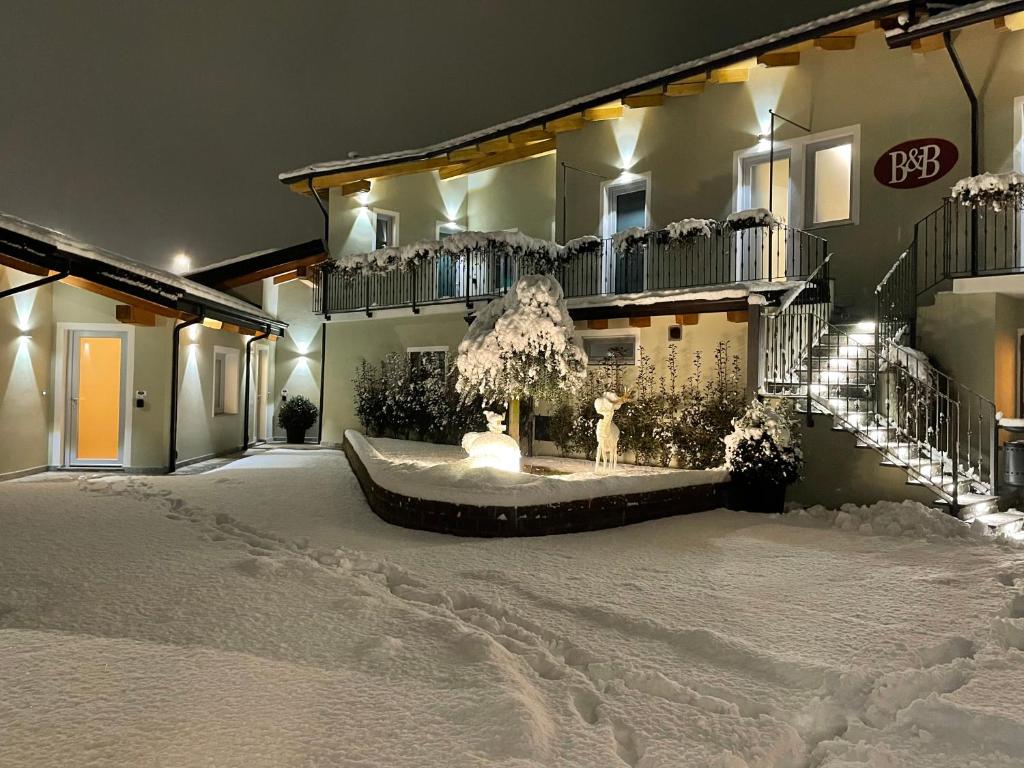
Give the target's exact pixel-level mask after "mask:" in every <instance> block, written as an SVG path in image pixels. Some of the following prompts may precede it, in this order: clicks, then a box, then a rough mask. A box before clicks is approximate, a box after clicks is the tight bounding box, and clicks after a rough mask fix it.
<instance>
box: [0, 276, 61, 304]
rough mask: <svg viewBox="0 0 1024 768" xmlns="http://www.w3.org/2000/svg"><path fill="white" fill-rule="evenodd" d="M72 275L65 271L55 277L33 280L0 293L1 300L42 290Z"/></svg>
mask: <svg viewBox="0 0 1024 768" xmlns="http://www.w3.org/2000/svg"><path fill="white" fill-rule="evenodd" d="M69 274H70V273H69V272H68V271H67V270H66V269H65V270H64V271H62V272H57V273H56V274H53V275H47V276H46V277H42V278H40V279H38V280H33V281H32V282H31V283H25V284H24V285H17V286H15V287H14V288H8V289H7V290H6V291H0V299H6V298H7V297H8V296H14V295H15V294H16V293H22V292H24V291H31V290H32V289H33V288H42V287H43V286H44V285H49V284H50V283H55V282H57V281H58V280H63V279H64V278H65V277H67V276H68V275H69Z"/></svg>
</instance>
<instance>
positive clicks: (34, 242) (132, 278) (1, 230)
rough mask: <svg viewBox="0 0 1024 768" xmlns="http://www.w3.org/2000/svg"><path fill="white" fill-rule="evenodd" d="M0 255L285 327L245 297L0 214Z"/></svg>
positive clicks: (183, 307) (228, 317) (146, 296)
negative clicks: (235, 295)
mask: <svg viewBox="0 0 1024 768" xmlns="http://www.w3.org/2000/svg"><path fill="white" fill-rule="evenodd" d="M0 254H3V255H6V256H9V257H10V258H13V259H17V260H18V261H22V262H27V263H30V264H33V265H36V266H40V267H43V268H45V269H49V270H50V271H54V272H61V271H65V270H66V271H67V272H68V273H69V275H70V276H74V277H80V278H82V279H84V280H88V281H90V282H92V283H95V284H96V285H101V286H104V287H106V288H109V289H111V290H113V291H117V292H119V293H123V294H125V295H128V296H134V297H137V298H139V299H141V300H143V301H146V302H149V303H151V304H157V305H159V306H162V307H165V308H167V309H169V310H175V311H179V312H182V313H185V314H190V315H197V316H203V317H210V318H214V319H218V320H221V321H223V322H227V323H231V324H240V325H243V326H245V327H254V328H257V329H268V330H270V331H273V332H275V334H276V335H281V334H283V332H284V329H285V328H286V327H287V323H282V322H281V321H280V320H278V319H276V318H275V317H274V316H273V315H270V314H267V313H266V312H264V311H263V310H262V309H260V308H259V307H256V306H255V305H253V304H250V303H249V302H247V301H243V300H242V299H238V298H236V297H234V296H229V295H228V294H226V293H223V292H221V291H218V290H215V289H213V288H210V287H209V286H206V285H203V284H201V283H198V282H195V281H194V280H190V279H188V278H187V277H182V276H181V275H175V274H173V273H171V272H168V271H166V270H163V269H158V268H156V267H151V266H149V265H146V264H142V263H140V262H138V261H134V260H133V259H129V258H127V257H125V256H121V255H119V254H116V253H113V252H111V251H108V250H105V249H103V248H98V247H96V246H93V245H89V244H88V243H84V242H82V241H81V240H77V239H76V238H73V237H71V236H70V235H66V234H64V233H63V232H58V231H57V230H53V229H48V228H47V227H43V226H40V225H38V224H33V223H32V222H29V221H25V220H24V219H20V218H18V217H17V216H12V215H10V214H7V213H3V212H0Z"/></svg>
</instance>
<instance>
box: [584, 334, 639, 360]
mask: <svg viewBox="0 0 1024 768" xmlns="http://www.w3.org/2000/svg"><path fill="white" fill-rule="evenodd" d="M583 351H584V352H586V353H587V358H588V359H589V361H590V365H603V364H607V363H610V364H614V365H636V336H584V337H583Z"/></svg>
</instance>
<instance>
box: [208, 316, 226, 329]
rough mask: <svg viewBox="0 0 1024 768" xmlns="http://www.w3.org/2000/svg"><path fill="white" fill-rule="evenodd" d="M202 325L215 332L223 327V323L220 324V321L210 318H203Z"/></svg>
mask: <svg viewBox="0 0 1024 768" xmlns="http://www.w3.org/2000/svg"><path fill="white" fill-rule="evenodd" d="M203 325H204V326H205V327H206V328H212V329H213V330H215V331H219V330H220V329H221V328H223V327H224V323H223V322H221V321H220V320H215V319H213V318H212V317H204V318H203Z"/></svg>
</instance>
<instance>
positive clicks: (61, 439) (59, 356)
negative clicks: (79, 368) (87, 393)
mask: <svg viewBox="0 0 1024 768" xmlns="http://www.w3.org/2000/svg"><path fill="white" fill-rule="evenodd" d="M72 331H85V332H87V333H88V332H107V333H110V332H112V331H114V332H117V333H124V334H126V338H127V341H126V344H125V346H126V349H125V350H124V356H125V357H124V366H125V373H124V404H123V405H124V457H123V460H122V464H121V466H123V467H129V466H131V457H132V416H133V412H134V410H135V326H132V325H126V324H125V323H57V338H56V344H55V350H54V370H53V405H54V408H53V433H52V434H51V435H50V466H53V467H65V466H67V462H66V456H67V437H68V436H69V435H70V429H69V428H68V427H69V425H68V424H66V421H67V419H66V418H65V416H66V414H67V412H68V394H69V392H70V386H69V384H70V381H69V378H70V373H71V370H70V363H71V354H70V353H71V350H70V344H69V343H68V341H69V340H70V338H71V332H72Z"/></svg>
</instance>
